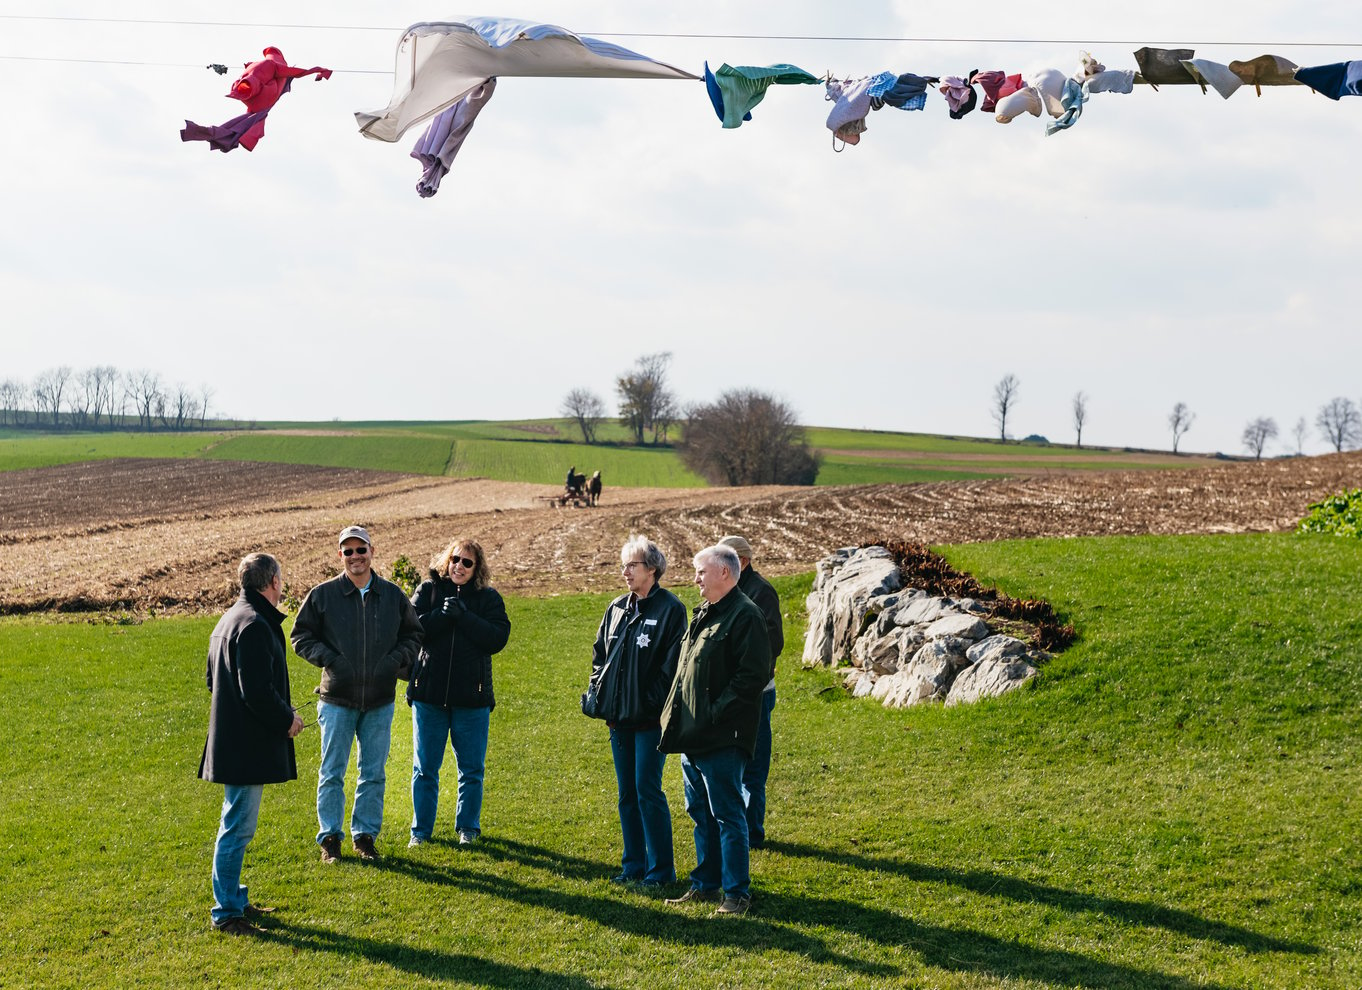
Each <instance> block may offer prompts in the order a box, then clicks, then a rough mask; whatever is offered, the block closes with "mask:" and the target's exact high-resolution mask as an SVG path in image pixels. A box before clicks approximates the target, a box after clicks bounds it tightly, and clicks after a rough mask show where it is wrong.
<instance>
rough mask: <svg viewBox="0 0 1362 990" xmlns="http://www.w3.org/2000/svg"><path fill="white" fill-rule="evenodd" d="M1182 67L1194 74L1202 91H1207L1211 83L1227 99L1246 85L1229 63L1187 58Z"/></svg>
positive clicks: (1193, 76)
mask: <svg viewBox="0 0 1362 990" xmlns="http://www.w3.org/2000/svg"><path fill="white" fill-rule="evenodd" d="M1182 67H1183V68H1184V69H1186V70H1187V71H1188V72H1190V73H1191V74H1192V78H1193V79H1195V80H1196V83H1197V85H1198V86H1200V87H1201V91H1202V92H1203V93H1204V92H1206V86H1207V84H1209V85H1210V86H1212V87H1213V88H1214V89H1215V91H1216V92H1217V93H1219V94H1220V95H1221V96H1222V97H1224V98H1225V99H1227V100H1228V99H1229V98H1230V97H1231V96H1233V95H1234V91H1235V90H1237V89H1238V88H1239V87H1240V86H1242V85H1244V80H1242V79H1240V78H1239V77H1238V76H1237V75H1235V74H1234V73H1233V72H1231V71H1230V67H1229V66H1228V65H1221V64H1220V63H1219V62H1212V61H1210V60H1209V59H1204V58H1189V59H1185V60H1184V61H1183V63H1182Z"/></svg>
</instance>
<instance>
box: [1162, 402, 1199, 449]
mask: <svg viewBox="0 0 1362 990" xmlns="http://www.w3.org/2000/svg"><path fill="white" fill-rule="evenodd" d="M1194 419H1196V413H1194V412H1192V410H1191V409H1189V408H1187V403H1185V402H1179V403H1177V404H1176V405H1175V406H1173V411H1172V412H1170V413H1169V414H1168V426H1169V427H1170V428H1171V429H1172V431H1173V453H1175V454H1176V453H1177V452H1178V441H1179V440H1181V439H1182V436H1183V434H1184V433H1186V432H1187V431H1188V430H1190V429H1191V428H1192V420H1194Z"/></svg>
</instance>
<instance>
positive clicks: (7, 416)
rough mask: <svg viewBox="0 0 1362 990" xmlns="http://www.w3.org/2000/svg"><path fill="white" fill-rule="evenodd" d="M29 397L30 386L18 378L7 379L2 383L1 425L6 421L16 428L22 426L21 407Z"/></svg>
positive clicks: (0, 389) (0, 402)
mask: <svg viewBox="0 0 1362 990" xmlns="http://www.w3.org/2000/svg"><path fill="white" fill-rule="evenodd" d="M27 395H28V386H27V385H25V384H24V383H23V382H21V381H19V379H17V378H6V379H5V380H4V381H3V382H0V424H3V423H4V422H5V421H6V420H8V421H9V422H11V423H13V424H14V425H15V426H18V425H19V424H20V422H21V420H20V418H19V417H20V416H21V415H22V410H21V409H20V408H19V407H20V406H22V405H23V404H24V398H25V396H27Z"/></svg>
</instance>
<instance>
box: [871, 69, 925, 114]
mask: <svg viewBox="0 0 1362 990" xmlns="http://www.w3.org/2000/svg"><path fill="white" fill-rule="evenodd" d="M885 76H889V77H890V81H889V85H888V86H884V85H883V80H884V77H885ZM875 78H876V79H877V80H880V82H875V83H872V84H871V86H870V88H869V89H867V90H866V92H867V93H869V94H870V105H871V106H872V107H873V106H875V101H876V100H878V101H880V102H881V103H883V104H884V105H886V106H891V107H896V108H897V109H899V110H921V109H922V108H923V107H925V106H926V105H927V87H928V86H935V85H936V84H937V83H939V82H940V81H941V80H940V79H938V78H937V77H936V76H918V75H914V74H913V73H911V72H905V73H903V74H902V75H899V76H894V75H893V73H888V72H886V73H881V74H880V75H879V76H876V77H875ZM876 109H878V107H877V108H876Z"/></svg>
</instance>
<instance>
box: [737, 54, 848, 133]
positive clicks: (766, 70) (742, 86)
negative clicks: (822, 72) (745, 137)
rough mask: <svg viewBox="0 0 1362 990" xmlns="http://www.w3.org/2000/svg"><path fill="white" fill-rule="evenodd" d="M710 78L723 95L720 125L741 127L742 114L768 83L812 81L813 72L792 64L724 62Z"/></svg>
mask: <svg viewBox="0 0 1362 990" xmlns="http://www.w3.org/2000/svg"><path fill="white" fill-rule="evenodd" d="M714 81H715V83H717V84H718V86H719V89H720V91H721V92H722V93H723V95H724V127H727V128H733V127H741V126H742V121H743V116H744V115H745V114H746V113H747V112H748V111H749V110H751V109H752V108H753V107H754V106H756V105H757V104H758V103H760V102H761V101H762V100H763V99H765V98H766V90H767V89H768V88H770V87H771V86H794V85H800V84H808V85H813V84H816V83H820V82H822V80H821V79H819V78H818V77H817V76H814V75H811V74H809V73H807V72H805V71H804V70H803V69H801V68H799V67H798V66H794V65H786V64H784V63H783V62H782V63H780V64H778V65H765V66H757V65H739V66H732V65H729V64H728V63H727V62H725V63H724V64H723V65H721V66H719V71H718V72H716V73H714Z"/></svg>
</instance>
